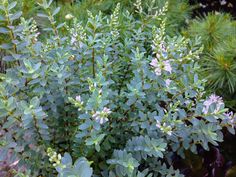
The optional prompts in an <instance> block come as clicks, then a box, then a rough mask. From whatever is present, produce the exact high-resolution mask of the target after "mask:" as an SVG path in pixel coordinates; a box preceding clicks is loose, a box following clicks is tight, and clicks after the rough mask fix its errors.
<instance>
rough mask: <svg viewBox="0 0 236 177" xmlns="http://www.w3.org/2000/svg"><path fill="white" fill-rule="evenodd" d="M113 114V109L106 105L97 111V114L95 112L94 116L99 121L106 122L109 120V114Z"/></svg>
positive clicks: (100, 122)
mask: <svg viewBox="0 0 236 177" xmlns="http://www.w3.org/2000/svg"><path fill="white" fill-rule="evenodd" d="M109 114H111V110H110V109H109V108H107V107H104V108H103V110H102V111H96V112H95V114H93V116H92V117H93V118H94V119H95V120H96V122H98V123H99V124H104V123H106V122H107V121H108V118H107V117H108V115H109Z"/></svg>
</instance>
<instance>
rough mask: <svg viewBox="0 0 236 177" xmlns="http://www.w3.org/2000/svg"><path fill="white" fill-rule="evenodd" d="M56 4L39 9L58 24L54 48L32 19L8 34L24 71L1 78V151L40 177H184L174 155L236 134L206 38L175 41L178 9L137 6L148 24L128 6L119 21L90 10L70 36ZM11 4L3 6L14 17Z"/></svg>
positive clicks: (10, 53)
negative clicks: (210, 89) (205, 61)
mask: <svg viewBox="0 0 236 177" xmlns="http://www.w3.org/2000/svg"><path fill="white" fill-rule="evenodd" d="M51 2H52V1H50V2H47V1H46V0H43V1H42V4H39V5H40V6H42V8H44V9H45V12H46V13H45V14H39V16H40V17H42V18H47V19H48V20H49V21H50V22H51V27H48V28H47V29H45V30H46V31H47V32H48V39H47V40H46V42H45V41H41V40H40V39H39V38H38V35H40V34H39V33H38V31H37V27H36V25H35V22H34V21H33V20H31V19H30V20H25V19H21V23H20V24H18V26H12V27H11V26H5V27H4V28H5V29H4V31H1V33H2V32H3V33H4V34H9V36H10V37H11V39H12V40H11V43H10V44H2V45H1V48H2V49H5V50H6V52H7V56H5V57H4V59H5V60H6V61H8V62H11V63H12V64H13V66H14V67H12V68H10V69H8V70H7V72H6V74H4V75H1V85H0V112H1V115H0V118H1V119H0V126H1V129H3V131H4V133H3V135H2V136H1V137H0V138H1V149H2V150H5V151H7V150H8V149H13V150H14V155H16V156H17V157H18V158H19V159H20V161H19V165H22V166H25V167H26V168H28V169H30V170H31V173H32V174H31V175H32V176H36V175H39V174H41V175H44V176H54V175H56V174H58V176H62V177H64V176H79V177H86V176H91V175H92V173H93V175H98V176H110V177H112V176H119V177H123V176H131V177H136V176H137V177H144V176H149V177H151V176H182V175H181V174H180V173H179V171H178V170H176V169H173V167H172V166H171V157H172V155H173V154H174V153H177V154H179V155H180V156H181V157H183V158H184V157H185V151H192V152H193V153H197V146H198V145H200V146H203V147H204V148H205V149H206V150H208V149H209V146H210V144H213V145H218V142H221V141H222V140H223V135H222V132H221V130H222V128H223V127H227V128H228V129H229V131H231V132H232V133H234V132H233V130H234V129H233V128H234V125H235V119H234V117H233V115H231V114H229V113H228V114H226V111H227V109H224V103H223V101H222V100H221V98H220V97H217V96H215V95H211V96H210V97H206V95H204V87H203V86H204V81H202V80H199V79H198V76H197V74H196V70H198V69H199V67H198V65H197V63H196V62H195V59H198V56H199V54H200V53H201V51H202V48H200V47H199V42H198V41H197V40H196V41H190V40H189V39H185V38H184V37H181V36H177V37H173V38H171V37H169V36H167V35H166V33H165V24H166V18H165V13H166V9H167V6H168V4H166V5H165V6H164V7H163V8H161V9H160V10H158V11H157V13H154V14H153V13H152V14H148V13H147V12H145V11H143V9H142V6H141V1H137V3H136V4H135V7H136V8H137V10H136V12H137V15H140V20H136V19H135V18H134V17H133V16H132V15H131V14H130V13H129V12H126V13H124V14H120V6H119V4H118V5H117V7H116V9H115V11H114V13H113V15H112V16H105V17H104V16H103V15H102V14H101V13H99V14H97V15H93V14H92V13H90V12H88V16H89V19H88V22H87V24H86V25H85V26H84V25H81V23H80V22H78V21H77V20H76V19H74V22H73V25H72V27H71V28H67V29H68V31H67V34H66V35H65V36H62V35H61V33H60V28H61V27H62V26H63V25H65V24H57V23H56V21H55V18H54V16H55V15H56V14H57V13H58V11H59V9H56V10H52V9H50V3H51ZM9 6H14V4H11V5H9V4H8V3H7V1H6V0H4V3H3V5H1V6H0V9H1V10H3V11H4V12H6V14H5V16H4V17H2V19H3V20H5V21H8V20H9V19H8V18H7V13H9V11H10V10H11V8H9ZM151 12H153V11H151ZM120 15H122V19H123V20H124V21H123V23H126V25H125V28H124V26H123V27H122V29H120V19H119V18H120ZM18 17H19V16H18ZM12 24H13V23H12ZM158 24H161V25H158ZM6 31H7V32H6ZM63 34H64V33H63ZM51 148H52V149H53V150H52V149H51ZM68 153H69V154H70V155H69V154H68ZM61 154H64V156H63V157H62V156H61ZM85 158H86V159H88V161H87V160H86V159H85ZM3 159H4V157H3ZM72 159H73V160H74V161H75V162H74V163H73V162H72V161H73V160H72ZM76 159H77V160H76ZM90 165H91V167H92V168H93V170H92V169H91V168H90ZM54 167H55V168H54Z"/></svg>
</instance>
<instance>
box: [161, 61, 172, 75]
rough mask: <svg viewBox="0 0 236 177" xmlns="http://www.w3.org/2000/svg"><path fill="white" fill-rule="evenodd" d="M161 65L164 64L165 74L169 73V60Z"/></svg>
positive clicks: (170, 69)
mask: <svg viewBox="0 0 236 177" xmlns="http://www.w3.org/2000/svg"><path fill="white" fill-rule="evenodd" d="M163 63H164V70H166V71H167V72H169V73H171V71H172V67H171V65H170V60H166V61H164V62H163Z"/></svg>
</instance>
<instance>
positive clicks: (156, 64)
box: [150, 58, 172, 76]
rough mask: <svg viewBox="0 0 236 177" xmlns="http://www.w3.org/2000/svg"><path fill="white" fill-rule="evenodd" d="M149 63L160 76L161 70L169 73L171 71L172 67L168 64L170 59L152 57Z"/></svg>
mask: <svg viewBox="0 0 236 177" xmlns="http://www.w3.org/2000/svg"><path fill="white" fill-rule="evenodd" d="M150 65H151V66H152V67H153V68H154V71H155V73H156V75H158V76H160V75H161V73H162V70H165V71H167V72H169V73H171V72H172V67H171V64H170V60H165V61H158V60H157V58H153V59H152V61H151V63H150Z"/></svg>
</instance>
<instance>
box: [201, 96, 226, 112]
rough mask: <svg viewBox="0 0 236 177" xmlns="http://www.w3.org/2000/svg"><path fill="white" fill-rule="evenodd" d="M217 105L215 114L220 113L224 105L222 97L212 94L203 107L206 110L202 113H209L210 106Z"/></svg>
mask: <svg viewBox="0 0 236 177" xmlns="http://www.w3.org/2000/svg"><path fill="white" fill-rule="evenodd" d="M213 103H215V104H216V109H215V110H214V113H216V112H218V111H219V110H220V106H221V105H223V104H224V102H223V100H222V98H221V97H219V96H216V95H215V94H212V95H211V96H209V98H208V99H207V100H205V101H204V103H203V105H204V108H203V110H202V112H203V113H204V114H207V113H208V109H209V108H210V106H211V105H212V104H213Z"/></svg>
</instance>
